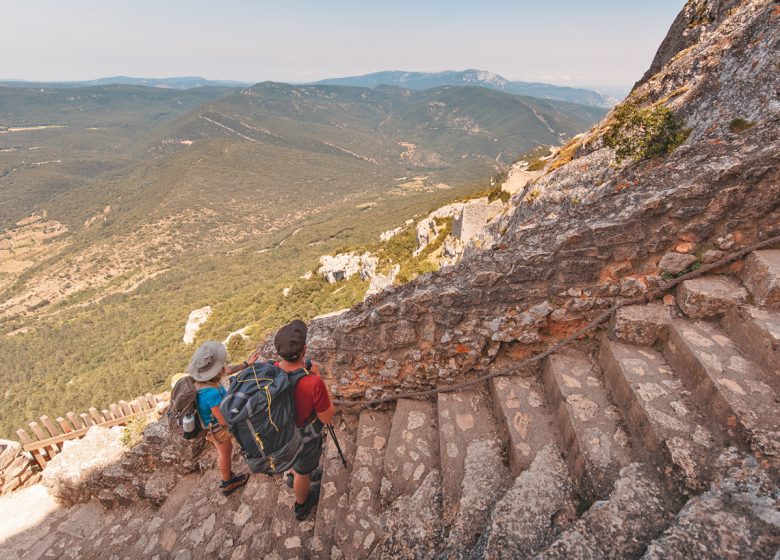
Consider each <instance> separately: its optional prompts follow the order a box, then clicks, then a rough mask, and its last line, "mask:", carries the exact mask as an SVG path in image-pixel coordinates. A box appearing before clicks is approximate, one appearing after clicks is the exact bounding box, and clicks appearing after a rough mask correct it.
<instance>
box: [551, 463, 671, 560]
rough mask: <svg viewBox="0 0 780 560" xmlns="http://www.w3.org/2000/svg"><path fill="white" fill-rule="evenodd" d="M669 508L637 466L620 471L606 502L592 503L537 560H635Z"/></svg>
mask: <svg viewBox="0 0 780 560" xmlns="http://www.w3.org/2000/svg"><path fill="white" fill-rule="evenodd" d="M672 515H673V513H672V511H671V504H669V501H668V499H667V498H666V497H665V495H664V492H663V490H662V488H661V486H660V485H659V484H658V483H657V482H656V481H655V480H654V478H653V476H651V475H649V474H648V473H647V472H646V471H644V470H643V469H642V468H641V467H640V466H639V465H638V464H636V463H632V464H631V465H629V466H627V467H625V468H623V469H622V470H621V471H620V477H619V478H618V480H617V482H616V483H615V488H614V490H612V493H611V494H610V495H609V499H608V500H603V501H598V502H595V503H594V504H593V505H592V506H591V507H590V508H589V509H588V511H587V512H585V514H584V515H583V516H582V517H581V518H580V519H579V520H577V522H576V523H575V524H574V526H573V527H571V528H570V529H568V530H567V531H565V532H564V533H563V534H562V535H561V536H560V537H559V538H558V539H557V540H556V541H555V542H554V543H552V544H551V545H550V546H549V547H547V548H546V549H545V550H543V551H542V552H541V553H540V554H539V555H537V556H536V558H537V559H539V560H553V559H554V560H569V559H572V558H605V559H606V558H615V559H622V558H635V557H636V556H637V555H638V554H640V553H641V552H642V551H643V550H644V549H645V547H646V546H647V543H648V542H650V541H651V540H652V539H653V538H654V537H655V536H657V535H658V533H659V532H660V531H662V530H663V529H664V528H665V527H666V526H667V525H668V524H669V521H670V519H671V518H672Z"/></svg>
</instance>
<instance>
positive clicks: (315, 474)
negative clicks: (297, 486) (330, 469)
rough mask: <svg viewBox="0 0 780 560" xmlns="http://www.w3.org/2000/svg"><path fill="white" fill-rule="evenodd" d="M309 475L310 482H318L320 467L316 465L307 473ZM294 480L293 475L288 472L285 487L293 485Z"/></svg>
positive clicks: (320, 476)
mask: <svg viewBox="0 0 780 560" xmlns="http://www.w3.org/2000/svg"><path fill="white" fill-rule="evenodd" d="M309 475H310V476H311V481H312V482H319V481H320V480H322V467H317V468H316V469H314V470H313V471H312V472H311V473H309ZM294 480H295V476H294V475H293V473H292V471H290V472H288V473H287V480H286V482H287V488H292V487H293V481H294Z"/></svg>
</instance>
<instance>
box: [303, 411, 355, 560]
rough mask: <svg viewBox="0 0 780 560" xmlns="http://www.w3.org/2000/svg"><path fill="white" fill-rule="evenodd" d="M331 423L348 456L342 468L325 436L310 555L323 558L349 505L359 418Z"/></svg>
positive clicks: (330, 441)
mask: <svg viewBox="0 0 780 560" xmlns="http://www.w3.org/2000/svg"><path fill="white" fill-rule="evenodd" d="M333 424H334V425H333V430H334V431H335V432H336V437H337V438H338V440H339V444H340V445H341V450H342V452H343V453H344V457H345V458H346V459H347V466H346V468H345V467H344V465H343V464H342V462H341V457H339V454H338V450H337V449H336V444H335V443H334V441H333V438H332V437H330V435H328V436H327V441H326V443H325V451H324V457H323V461H322V482H321V483H320V501H319V503H318V504H317V519H316V522H315V524H314V538H312V543H311V549H312V555H313V556H315V557H319V558H323V559H325V558H330V557H331V548H332V547H333V531H334V528H335V526H336V523H337V522H338V520H339V519H342V518H343V517H344V515H345V514H346V511H347V507H348V506H349V481H350V477H351V476H352V465H353V461H354V459H355V444H356V441H355V440H356V437H357V427H358V426H357V424H358V417H357V415H345V414H342V415H340V416H339V417H338V419H337V420H336V421H334V422H333Z"/></svg>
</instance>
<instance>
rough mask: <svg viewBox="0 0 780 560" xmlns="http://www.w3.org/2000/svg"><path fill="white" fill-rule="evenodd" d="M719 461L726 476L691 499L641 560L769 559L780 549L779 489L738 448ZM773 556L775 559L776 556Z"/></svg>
mask: <svg viewBox="0 0 780 560" xmlns="http://www.w3.org/2000/svg"><path fill="white" fill-rule="evenodd" d="M720 463H721V464H722V465H724V466H726V467H728V469H727V473H726V475H725V476H724V477H723V478H722V479H721V480H720V481H717V482H716V483H715V484H713V485H712V487H711V488H710V490H709V491H708V492H705V493H704V494H701V495H699V496H696V497H694V498H693V499H691V500H690V501H689V502H688V503H687V504H685V507H683V509H682V510H681V511H680V512H679V513H678V514H677V517H676V518H675V520H674V522H673V523H672V525H671V526H670V527H669V528H668V529H667V530H666V531H665V532H664V533H663V535H661V537H660V538H659V539H658V540H656V541H655V542H654V543H652V544H651V545H650V546H649V547H648V549H647V552H646V553H645V555H644V556H643V557H642V558H643V559H645V560H660V559H662V558H663V559H664V560H683V559H688V558H772V557H773V555H775V554H776V552H777V550H778V548H780V513H778V509H777V496H778V488H777V485H776V484H775V483H773V482H772V481H771V480H770V479H769V477H768V476H767V474H766V472H765V471H763V470H762V469H761V468H760V467H759V466H758V465H757V463H756V460H755V459H754V458H753V457H750V456H747V457H742V456H740V454H739V453H738V452H737V451H736V449H733V448H732V449H730V450H729V451H727V452H725V453H724V454H723V455H722V456H721V459H720ZM775 557H776V556H775Z"/></svg>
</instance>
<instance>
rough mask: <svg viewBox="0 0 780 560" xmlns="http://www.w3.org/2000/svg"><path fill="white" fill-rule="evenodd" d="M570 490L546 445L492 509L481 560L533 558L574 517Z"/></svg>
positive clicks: (557, 459) (554, 450)
mask: <svg viewBox="0 0 780 560" xmlns="http://www.w3.org/2000/svg"><path fill="white" fill-rule="evenodd" d="M573 490H574V485H573V484H572V481H571V479H570V478H569V473H568V471H567V469H566V465H565V464H564V462H563V460H562V459H561V453H560V451H559V450H558V448H557V447H556V446H555V445H553V444H548V445H546V446H545V447H544V448H542V450H541V451H539V453H538V454H537V456H536V458H535V459H534V461H533V462H532V463H531V466H530V467H529V468H528V470H526V471H523V472H522V473H521V474H520V475H519V476H518V477H517V478H516V479H515V482H514V485H513V486H512V487H511V488H510V489H509V491H508V492H507V493H506V495H505V496H504V497H503V498H502V499H501V501H500V502H498V504H496V507H495V508H494V509H493V513H492V515H491V517H490V524H489V525H488V532H487V533H485V535H484V537H483V541H482V543H481V546H484V558H489V559H499V558H516V559H522V558H530V557H532V556H533V554H534V553H535V552H537V551H538V550H539V549H541V548H542V547H543V546H545V545H546V544H548V543H549V542H550V541H551V540H552V539H553V538H554V537H555V535H556V534H557V533H560V532H561V531H562V530H563V529H564V528H565V526H566V525H567V524H568V522H570V520H571V519H572V518H573V517H574V515H575V508H574V504H572V502H571V498H570V495H571V493H572V491H573Z"/></svg>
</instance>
